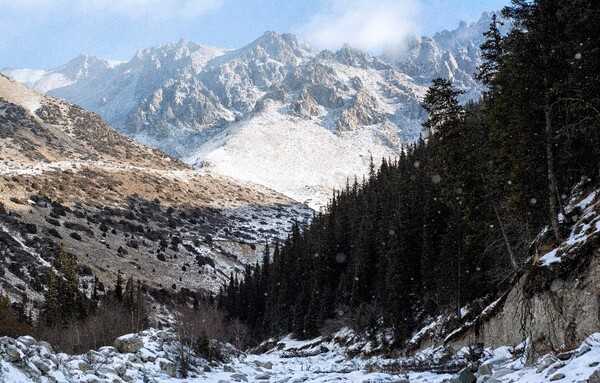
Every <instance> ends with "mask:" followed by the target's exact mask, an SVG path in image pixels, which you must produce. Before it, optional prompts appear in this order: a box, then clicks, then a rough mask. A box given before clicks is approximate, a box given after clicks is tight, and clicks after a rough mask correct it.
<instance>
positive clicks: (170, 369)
mask: <svg viewBox="0 0 600 383" xmlns="http://www.w3.org/2000/svg"><path fill="white" fill-rule="evenodd" d="M157 361H158V366H159V367H160V369H161V371H163V372H164V373H166V374H167V375H169V376H170V377H172V378H174V377H175V376H177V368H176V366H175V363H173V362H171V361H170V360H167V359H164V358H160V359H157Z"/></svg>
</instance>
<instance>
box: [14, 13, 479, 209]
mask: <svg viewBox="0 0 600 383" xmlns="http://www.w3.org/2000/svg"><path fill="white" fill-rule="evenodd" d="M489 21H490V15H489V14H484V15H483V16H482V18H481V20H480V21H478V22H477V23H474V24H472V25H467V24H464V23H463V24H461V25H460V26H459V27H458V28H457V29H455V30H452V31H445V32H441V33H438V34H436V35H435V36H433V37H423V38H419V39H415V40H414V42H413V44H412V45H411V47H410V49H408V50H407V51H405V52H403V53H402V54H400V55H391V54H386V55H382V56H381V57H374V56H371V55H369V54H367V53H365V52H362V51H359V50H356V49H352V48H350V47H344V48H342V49H339V50H338V51H336V52H331V51H323V52H315V51H312V50H311V49H310V47H308V46H307V45H306V44H304V43H302V42H300V41H298V39H297V38H296V37H295V36H293V35H291V34H279V33H275V32H266V33H265V34H264V35H262V36H261V37H259V38H258V39H256V40H255V41H253V42H252V43H250V44H248V45H246V46H244V47H242V48H240V49H236V50H223V49H217V48H209V47H205V46H202V45H198V44H195V43H192V42H186V41H183V40H182V41H179V42H177V43H173V44H167V45H163V46H160V47H156V48H149V49H143V50H140V51H139V52H137V53H136V55H135V56H134V57H133V58H132V59H131V60H130V61H129V62H127V63H123V64H120V65H118V66H113V67H109V63H108V62H104V63H102V64H98V63H96V61H93V60H91V59H88V62H89V64H88V67H90V68H91V67H93V68H96V67H98V68H100V69H98V70H93V71H92V70H87V71H85V70H83V69H80V70H79V71H74V70H69V71H67V70H66V69H64V68H63V69H61V70H60V71H53V73H55V74H57V75H58V74H60V75H61V76H65V78H66V79H68V80H69V81H66V82H64V83H63V86H58V87H55V86H54V85H56V84H59V85H60V81H58V80H56V78H54V77H49V75H44V76H42V79H39V80H37V81H36V82H35V85H34V86H37V87H40V86H42V85H43V86H45V87H46V88H48V89H49V88H52V89H51V90H50V91H49V93H50V94H52V95H55V96H59V97H62V98H65V99H67V100H69V101H71V102H74V103H76V104H78V105H82V106H83V107H85V108H87V109H89V110H92V111H95V112H97V113H99V114H100V115H101V116H102V117H103V118H104V119H106V120H107V121H108V122H109V123H110V124H111V125H112V126H114V127H115V128H117V129H118V130H119V131H121V132H123V133H125V134H127V135H128V136H130V137H133V138H135V139H136V140H138V141H140V142H142V143H145V144H147V145H150V146H153V147H156V148H159V149H161V150H163V151H165V152H167V153H169V154H171V155H174V156H176V157H178V158H184V159H186V161H189V162H190V163H193V164H202V165H210V166H211V167H212V168H213V169H214V170H215V171H217V172H223V174H227V175H233V176H236V177H238V176H241V177H242V178H243V179H244V180H249V181H253V182H256V183H261V184H263V185H266V186H268V187H271V188H275V189H276V190H278V191H281V192H285V193H291V194H290V195H291V196H293V197H294V198H298V199H301V200H306V199H311V200H312V201H314V204H313V206H319V205H321V204H323V203H324V202H325V200H324V198H323V196H324V195H329V193H330V191H331V188H332V187H341V186H343V184H344V183H345V180H346V178H347V177H350V178H352V177H354V176H355V175H357V176H358V177H361V175H362V174H364V171H365V170H366V166H365V164H366V162H368V161H366V160H365V159H368V158H369V157H370V155H371V154H372V155H373V156H374V158H375V160H376V161H379V160H380V158H378V157H379V156H381V155H395V154H398V153H399V150H400V146H401V144H402V143H406V142H410V141H413V140H415V139H416V138H418V136H419V134H420V132H421V122H422V121H423V118H424V117H425V113H424V111H423V110H422V108H421V106H420V100H421V98H422V97H423V95H424V93H425V91H426V87H427V86H428V85H429V82H430V81H431V79H433V78H434V77H437V76H442V77H449V78H452V79H454V80H455V82H456V84H457V85H458V86H460V87H462V88H463V89H464V90H466V91H467V94H466V96H465V98H474V97H478V94H479V92H480V88H479V85H478V84H477V83H476V82H475V81H474V80H473V77H472V74H473V72H474V71H475V68H476V66H477V65H478V64H479V53H478V46H479V44H480V43H481V41H482V38H483V37H482V36H481V33H483V31H485V30H486V29H487V26H488V24H489ZM75 61H76V60H75ZM79 61H82V60H79ZM92 62H93V63H96V64H94V65H92ZM79 67H80V68H81V67H82V65H81V64H80V65H79ZM13 73H15V72H13ZM74 73H82V74H84V75H80V76H76V75H74ZM15 75H16V74H15ZM21 77H23V78H25V77H26V76H24V75H22V76H21ZM32 78H35V77H32ZM53 78H54V79H55V80H56V81H55V80H52V79H53ZM30 81H31V80H30ZM44 81H45V83H44ZM53 81H54V83H53V84H52V86H49V85H44V84H46V83H52V82H53ZM272 102H274V103H275V104H274V105H276V107H272V106H268V105H270V104H271V103H272ZM265 108H266V109H268V111H266V112H265ZM274 109H277V110H274ZM269 124H282V128H281V129H275V127H273V129H271V130H270V131H269V132H268V133H269V134H266V133H267V131H266V129H267V127H268V125H269ZM292 125H295V126H292ZM253 127H258V128H256V129H257V130H261V129H262V132H261V131H257V132H254V133H250V130H252V129H254V128H253ZM270 133H276V134H278V135H279V136H274V137H270ZM259 138H260V140H259V141H257V140H258V139H259ZM274 143H277V144H278V145H280V146H281V145H284V148H294V147H295V148H298V150H292V149H286V150H283V151H281V152H279V153H277V154H275V153H274V149H273V146H274ZM219 145H223V147H219ZM310 145H313V146H315V148H309V146H310ZM317 148H318V149H317ZM346 151H351V152H350V153H346ZM340 153H343V155H342V154H340ZM242 158H243V159H244V160H243V161H242V160H241V159H242ZM298 158H302V159H304V161H303V162H304V164H303V163H302V161H298ZM336 159H337V160H336ZM278 162H280V163H278ZM234 164H235V165H234ZM325 164H326V165H325ZM236 167H237V168H236ZM272 169H273V170H275V169H280V170H277V171H276V172H271V170H272ZM286 169H289V170H292V169H293V170H294V172H295V173H296V174H302V175H306V176H307V178H306V179H300V177H294V175H293V174H292V173H291V172H287V173H286ZM275 173H276V174H278V175H279V176H280V177H279V178H276V177H274V174H275ZM294 179H296V180H297V181H294ZM332 179H333V181H331V180H332ZM278 180H281V181H278ZM284 180H285V181H284ZM313 193H314V194H313Z"/></svg>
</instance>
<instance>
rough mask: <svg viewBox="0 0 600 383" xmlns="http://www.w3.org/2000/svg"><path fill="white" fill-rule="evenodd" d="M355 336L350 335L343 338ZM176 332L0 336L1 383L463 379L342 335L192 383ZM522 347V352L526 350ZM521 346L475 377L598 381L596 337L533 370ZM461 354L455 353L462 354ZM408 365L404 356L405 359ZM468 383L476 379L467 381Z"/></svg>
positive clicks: (492, 355)
mask: <svg viewBox="0 0 600 383" xmlns="http://www.w3.org/2000/svg"><path fill="white" fill-rule="evenodd" d="M344 332H349V330H343V331H341V332H340V333H338V334H342V338H343V333H344ZM176 338H177V337H176V335H175V332H174V331H173V330H170V329H167V330H156V329H149V330H146V331H143V332H141V333H139V334H130V335H126V336H123V337H120V338H118V339H116V340H115V344H114V347H113V346H105V347H101V348H100V349H98V350H97V351H89V352H87V353H86V354H82V355H67V354H64V353H56V352H54V351H53V350H52V347H51V346H50V345H49V344H48V343H46V342H42V341H36V340H35V339H33V338H32V337H29V336H24V337H20V338H17V339H12V338H7V337H3V338H0V381H1V382H7V383H33V382H43V383H45V382H57V383H66V382H111V383H115V382H116V383H118V382H171V383H174V382H187V383H195V382H207V383H225V382H289V383H294V382H360V383H367V382H370V383H375V382H382V383H383V382H396V383H399V382H415V383H419V382H430V383H437V382H440V383H441V382H444V381H447V382H453V381H456V382H460V381H462V380H456V379H457V378H458V374H454V375H452V374H436V373H433V372H403V373H391V372H385V371H387V370H386V368H385V367H386V366H390V365H392V364H394V363H397V362H399V361H402V360H401V359H385V358H383V357H368V358H365V357H352V358H351V357H348V356H347V351H348V346H347V345H346V346H343V344H345V343H344V342H340V336H339V335H338V336H335V337H331V338H327V339H321V338H317V339H314V340H311V341H297V340H294V339H292V338H291V337H285V338H283V339H281V340H279V341H278V342H276V343H273V345H274V347H273V348H272V349H271V350H270V351H266V352H264V353H261V354H244V353H236V352H232V353H231V354H230V355H231V357H230V360H229V361H228V362H225V363H209V362H207V361H205V360H204V359H200V358H191V360H190V366H191V367H190V370H189V375H188V378H180V377H178V375H179V374H180V369H179V366H178V362H177V360H178V358H177V355H178V354H179V350H180V348H179V343H178V342H177V340H176ZM521 349H522V347H521ZM518 350H519V347H517V348H511V347H500V348H497V349H494V350H492V349H487V350H485V353H484V355H485V356H484V357H483V358H482V360H481V365H480V366H479V368H478V369H477V370H476V372H475V374H474V375H471V374H470V373H469V374H468V375H469V376H470V377H471V379H473V378H474V377H477V381H478V382H489V383H493V382H525V383H534V382H546V381H559V382H599V381H600V380H598V379H600V367H599V364H600V333H595V334H592V335H590V336H589V337H588V338H587V339H586V340H585V341H584V342H583V343H582V344H581V346H580V347H579V348H577V349H575V350H573V351H572V352H568V353H563V354H559V355H558V356H553V355H544V356H542V357H540V358H539V359H537V361H536V362H535V363H533V364H529V365H527V364H525V362H524V359H523V356H518V355H519V354H520V353H519V352H515V351H518ZM438 351H439V350H437V349H431V348H430V349H426V350H423V351H421V352H419V353H417V355H415V356H413V357H411V358H413V359H415V358H416V359H417V360H419V358H420V360H423V361H427V360H434V359H435V358H436V353H437V352H438ZM461 352H465V350H459V351H457V352H456V355H457V356H460V354H461ZM403 359H404V358H403ZM466 381H469V380H466Z"/></svg>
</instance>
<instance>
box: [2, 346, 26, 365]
mask: <svg viewBox="0 0 600 383" xmlns="http://www.w3.org/2000/svg"><path fill="white" fill-rule="evenodd" d="M4 354H5V355H6V360H8V361H9V362H11V363H15V362H19V361H20V360H21V359H23V353H22V352H21V350H19V349H18V348H17V347H16V346H14V345H12V344H9V345H7V346H6V347H5V348H4Z"/></svg>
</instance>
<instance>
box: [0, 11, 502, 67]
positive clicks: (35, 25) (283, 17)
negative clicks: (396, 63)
mask: <svg viewBox="0 0 600 383" xmlns="http://www.w3.org/2000/svg"><path fill="white" fill-rule="evenodd" d="M508 3H509V0H379V1H378V0H0V9H1V10H2V12H0V36H2V37H1V38H0V68H2V67H28V68H51V67H54V66H57V65H60V64H63V63H65V62H66V61H68V60H69V59H71V58H73V57H75V56H77V55H78V54H80V53H86V54H93V55H97V56H100V57H104V58H109V59H120V60H125V59H129V58H130V57H131V56H132V55H133V54H134V53H135V51H136V50H137V49H140V48H145V47H150V46H155V45H159V44H162V43H166V42H171V41H176V40H179V39H180V38H184V39H187V40H191V41H194V42H197V43H202V44H207V45H212V46H219V47H227V48H237V47H240V46H242V45H244V44H247V43H248V42H250V41H252V40H254V39H255V38H256V37H258V36H260V35H261V34H262V33H263V32H264V31H267V30H273V31H277V32H292V33H297V34H299V35H301V36H302V38H303V39H304V40H307V41H309V42H310V43H311V45H315V46H317V47H319V48H335V47H337V46H339V45H340V44H342V43H343V42H348V43H350V44H351V45H355V46H358V47H361V48H365V49H377V48H381V47H383V46H387V45H393V44H395V43H397V41H398V40H399V39H401V38H402V37H403V36H405V35H406V34H411V33H416V34H420V35H421V34H431V33H433V32H435V31H438V30H441V29H448V28H454V27H455V26H456V25H457V24H458V22H459V21H461V20H465V21H467V22H470V21H475V20H476V19H477V18H478V17H479V15H480V14H481V13H482V12H483V11H489V10H497V9H500V8H502V7H503V6H504V5H506V4H508Z"/></svg>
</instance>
